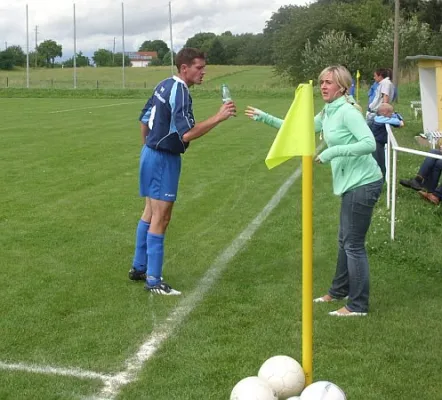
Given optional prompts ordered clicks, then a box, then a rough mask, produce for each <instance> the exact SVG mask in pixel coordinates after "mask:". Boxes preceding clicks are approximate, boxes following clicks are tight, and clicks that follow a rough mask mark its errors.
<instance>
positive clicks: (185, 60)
mask: <svg viewBox="0 0 442 400" xmlns="http://www.w3.org/2000/svg"><path fill="white" fill-rule="evenodd" d="M196 58H201V59H202V60H205V59H206V55H205V54H204V52H202V51H201V50H198V49H194V48H192V47H185V48H183V49H181V50H180V51H179V52H178V54H177V55H176V57H175V66H176V67H177V69H178V72H179V71H180V68H181V65H183V64H185V65H187V66H189V67H190V66H191V65H192V64H193V61H194V60H195V59H196Z"/></svg>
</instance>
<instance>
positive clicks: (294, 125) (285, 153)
mask: <svg viewBox="0 0 442 400" xmlns="http://www.w3.org/2000/svg"><path fill="white" fill-rule="evenodd" d="M313 118H314V114H313V86H312V85H311V84H300V85H299V86H298V88H297V89H296V92H295V100H293V103H292V105H291V106H290V109H289V111H288V113H287V115H286V116H285V118H284V122H283V123H282V126H281V128H279V131H278V133H277V135H276V138H275V140H274V142H273V144H272V147H271V148H270V151H269V153H268V154H267V157H266V160H265V163H266V165H267V168H268V169H272V168H274V167H276V166H278V165H279V164H282V163H283V162H285V161H287V160H290V159H291V158H293V157H295V156H312V155H313V154H315V128H314V121H313Z"/></svg>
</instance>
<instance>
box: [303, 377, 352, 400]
mask: <svg viewBox="0 0 442 400" xmlns="http://www.w3.org/2000/svg"><path fill="white" fill-rule="evenodd" d="M301 400H347V397H346V396H345V393H344V391H343V390H342V389H341V388H340V387H339V386H337V385H335V384H334V383H332V382H327V381H318V382H314V383H312V384H311V385H309V386H307V387H306V388H305V389H304V391H303V392H302V394H301Z"/></svg>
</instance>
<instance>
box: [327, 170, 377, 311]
mask: <svg viewBox="0 0 442 400" xmlns="http://www.w3.org/2000/svg"><path fill="white" fill-rule="evenodd" d="M382 185H383V180H382V179H380V180H378V181H376V182H373V183H369V184H366V185H363V186H359V187H357V188H355V189H353V190H350V191H348V192H346V193H344V194H343V195H342V199H341V214H340V224H339V240H338V243H339V249H338V261H337V263H336V273H335V277H334V278H333V283H332V286H331V288H330V290H329V292H328V293H329V295H330V296H332V297H335V298H342V297H345V296H347V295H348V302H347V309H348V310H349V311H354V312H367V311H368V297H369V290H370V285H369V266H368V258H367V252H366V250H365V237H366V235H367V231H368V228H369V227H370V222H371V216H372V215H373V209H374V206H375V204H376V202H377V201H378V199H379V196H380V194H381V190H382Z"/></svg>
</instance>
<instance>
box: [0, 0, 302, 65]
mask: <svg viewBox="0 0 442 400" xmlns="http://www.w3.org/2000/svg"><path fill="white" fill-rule="evenodd" d="M123 3H124V32H125V34H124V47H125V51H126V52H129V51H137V50H138V48H139V47H140V45H141V44H142V43H143V42H144V41H145V40H156V39H161V40H164V41H165V42H166V43H167V44H168V46H169V47H170V31H169V1H168V0H144V1H140V0H125V1H124V2H123ZM26 4H28V15H29V24H28V26H29V49H30V51H32V50H33V49H34V48H35V36H36V35H35V32H36V30H35V27H36V26H37V43H41V42H42V41H44V40H48V39H52V40H55V41H56V42H57V43H58V44H61V45H62V46H63V59H66V58H69V57H71V56H72V54H73V49H74V39H73V37H74V23H73V8H74V4H75V15H76V37H77V41H76V43H77V52H79V51H82V52H83V54H86V55H88V56H91V55H92V54H93V52H94V51H95V50H97V49H99V48H104V49H108V50H110V51H112V50H113V49H114V42H115V51H116V52H121V51H122V44H123V40H122V20H123V18H122V8H123V7H122V2H121V1H117V0H75V1H73V0H0V50H4V48H5V47H6V46H10V45H19V46H21V47H22V48H23V50H24V51H25V52H26ZM288 4H299V5H302V4H306V1H304V0H291V1H290V0H172V2H171V5H172V27H173V28H172V31H173V34H172V38H173V45H174V46H173V47H174V50H175V51H177V50H179V49H180V48H181V47H182V46H183V45H184V43H185V42H186V40H187V39H188V38H190V37H192V36H193V35H195V34H196V33H198V32H213V33H216V34H220V33H222V32H225V31H231V32H232V33H233V34H240V33H246V32H247V33H260V32H262V30H263V29H264V27H265V22H266V21H267V20H269V19H270V17H271V15H272V13H274V12H277V11H278V9H279V8H280V7H281V6H284V5H288Z"/></svg>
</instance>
